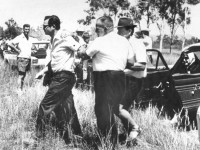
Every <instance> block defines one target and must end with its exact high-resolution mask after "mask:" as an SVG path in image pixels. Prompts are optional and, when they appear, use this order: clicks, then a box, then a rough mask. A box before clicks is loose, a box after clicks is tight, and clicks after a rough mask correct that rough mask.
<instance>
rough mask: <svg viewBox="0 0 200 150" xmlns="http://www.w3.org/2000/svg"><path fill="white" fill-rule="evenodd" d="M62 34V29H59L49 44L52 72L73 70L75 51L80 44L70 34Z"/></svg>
mask: <svg viewBox="0 0 200 150" xmlns="http://www.w3.org/2000/svg"><path fill="white" fill-rule="evenodd" d="M63 32H64V31H63ZM62 35H63V33H62V30H59V31H58V32H57V33H56V35H55V37H54V39H53V42H52V43H51V44H50V51H51V52H50V59H51V67H52V70H53V72H59V71H71V72H74V60H75V51H77V50H78V48H79V47H80V44H79V43H78V42H76V41H75V39H74V38H73V37H72V36H71V35H68V36H66V35H65V37H63V36H62Z"/></svg>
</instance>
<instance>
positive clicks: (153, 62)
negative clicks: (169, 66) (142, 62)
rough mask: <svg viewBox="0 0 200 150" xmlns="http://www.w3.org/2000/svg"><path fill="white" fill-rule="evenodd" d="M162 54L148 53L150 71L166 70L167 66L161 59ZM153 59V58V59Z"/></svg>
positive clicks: (156, 52)
mask: <svg viewBox="0 0 200 150" xmlns="http://www.w3.org/2000/svg"><path fill="white" fill-rule="evenodd" d="M161 55H162V54H160V53H159V52H158V51H151V52H149V51H148V53H147V68H148V70H152V71H157V70H164V69H166V65H165V64H164V62H163V59H162V58H161V57H162V56H161ZM151 57H152V58H151Z"/></svg>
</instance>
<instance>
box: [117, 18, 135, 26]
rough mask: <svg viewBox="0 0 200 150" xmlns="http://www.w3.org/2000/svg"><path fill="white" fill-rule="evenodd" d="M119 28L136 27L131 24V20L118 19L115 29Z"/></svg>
mask: <svg viewBox="0 0 200 150" xmlns="http://www.w3.org/2000/svg"><path fill="white" fill-rule="evenodd" d="M120 27H133V28H134V27H137V25H135V24H134V23H133V19H131V18H126V17H122V18H119V21H118V25H117V28H120Z"/></svg>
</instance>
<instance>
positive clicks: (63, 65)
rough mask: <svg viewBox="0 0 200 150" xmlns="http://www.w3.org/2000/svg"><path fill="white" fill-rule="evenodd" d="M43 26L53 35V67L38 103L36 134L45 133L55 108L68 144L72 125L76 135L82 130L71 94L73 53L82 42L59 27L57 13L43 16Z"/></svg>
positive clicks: (42, 135) (41, 72)
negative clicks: (40, 100) (46, 87)
mask: <svg viewBox="0 0 200 150" xmlns="http://www.w3.org/2000/svg"><path fill="white" fill-rule="evenodd" d="M43 30H44V32H45V34H46V35H49V36H50V37H51V42H50V50H51V54H50V57H51V61H50V62H49V64H48V65H49V66H50V67H49V68H50V69H51V71H52V77H51V82H50V84H49V89H48V91H47V93H46V95H45V97H44V98H43V100H42V102H41V103H40V106H39V112H38V117H37V121H36V136H37V138H44V137H45V129H46V125H47V124H48V122H49V119H48V118H49V115H50V114H51V113H52V112H53V111H54V112H55V115H56V119H57V120H58V124H57V128H58V130H59V133H60V135H61V136H62V137H63V139H64V140H65V143H66V144H69V143H70V142H71V137H69V132H70V131H69V129H72V132H73V133H74V134H76V135H81V134H82V133H81V128H80V124H79V121H78V116H77V113H76V109H75V107H74V100H73V94H72V88H73V86H74V84H75V74H74V55H75V52H76V51H77V50H78V49H79V47H80V44H79V43H78V42H76V41H75V40H74V38H73V37H72V36H70V35H66V34H64V33H63V31H62V30H60V19H59V18H58V17H57V16H55V15H52V16H46V17H45V18H44V23H43ZM47 71H48V66H47V67H45V68H44V69H43V70H42V71H40V72H39V73H38V74H37V75H36V79H39V78H41V77H42V76H43V75H44V74H45V73H46V72H47ZM70 127H71V128H70Z"/></svg>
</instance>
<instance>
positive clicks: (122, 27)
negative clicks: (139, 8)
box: [117, 18, 146, 140]
mask: <svg viewBox="0 0 200 150" xmlns="http://www.w3.org/2000/svg"><path fill="white" fill-rule="evenodd" d="M135 27H136V25H134V24H133V20H132V19H131V18H120V19H119V22H118V26H117V29H118V34H119V35H121V36H124V37H126V38H127V39H128V40H129V42H130V43H131V45H132V50H133V52H134V54H135V56H134V65H133V66H131V65H128V66H127V67H128V68H129V69H125V70H124V72H125V74H126V94H125V98H124V101H122V102H121V103H120V110H119V111H120V114H121V116H122V117H121V118H122V123H123V124H124V127H125V128H126V130H127V132H128V135H129V138H128V140H134V139H135V138H136V137H137V135H138V134H139V132H140V130H139V126H138V125H137V124H136V123H135V121H134V120H133V118H132V116H131V115H130V114H129V112H128V110H129V108H130V106H131V104H132V103H133V101H134V100H135V99H136V97H137V94H138V93H139V91H140V89H141V86H142V78H144V77H145V76H146V49H145V46H144V44H143V42H142V41H141V40H139V39H136V38H135V37H134V36H132V35H133V33H134V28H135Z"/></svg>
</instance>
